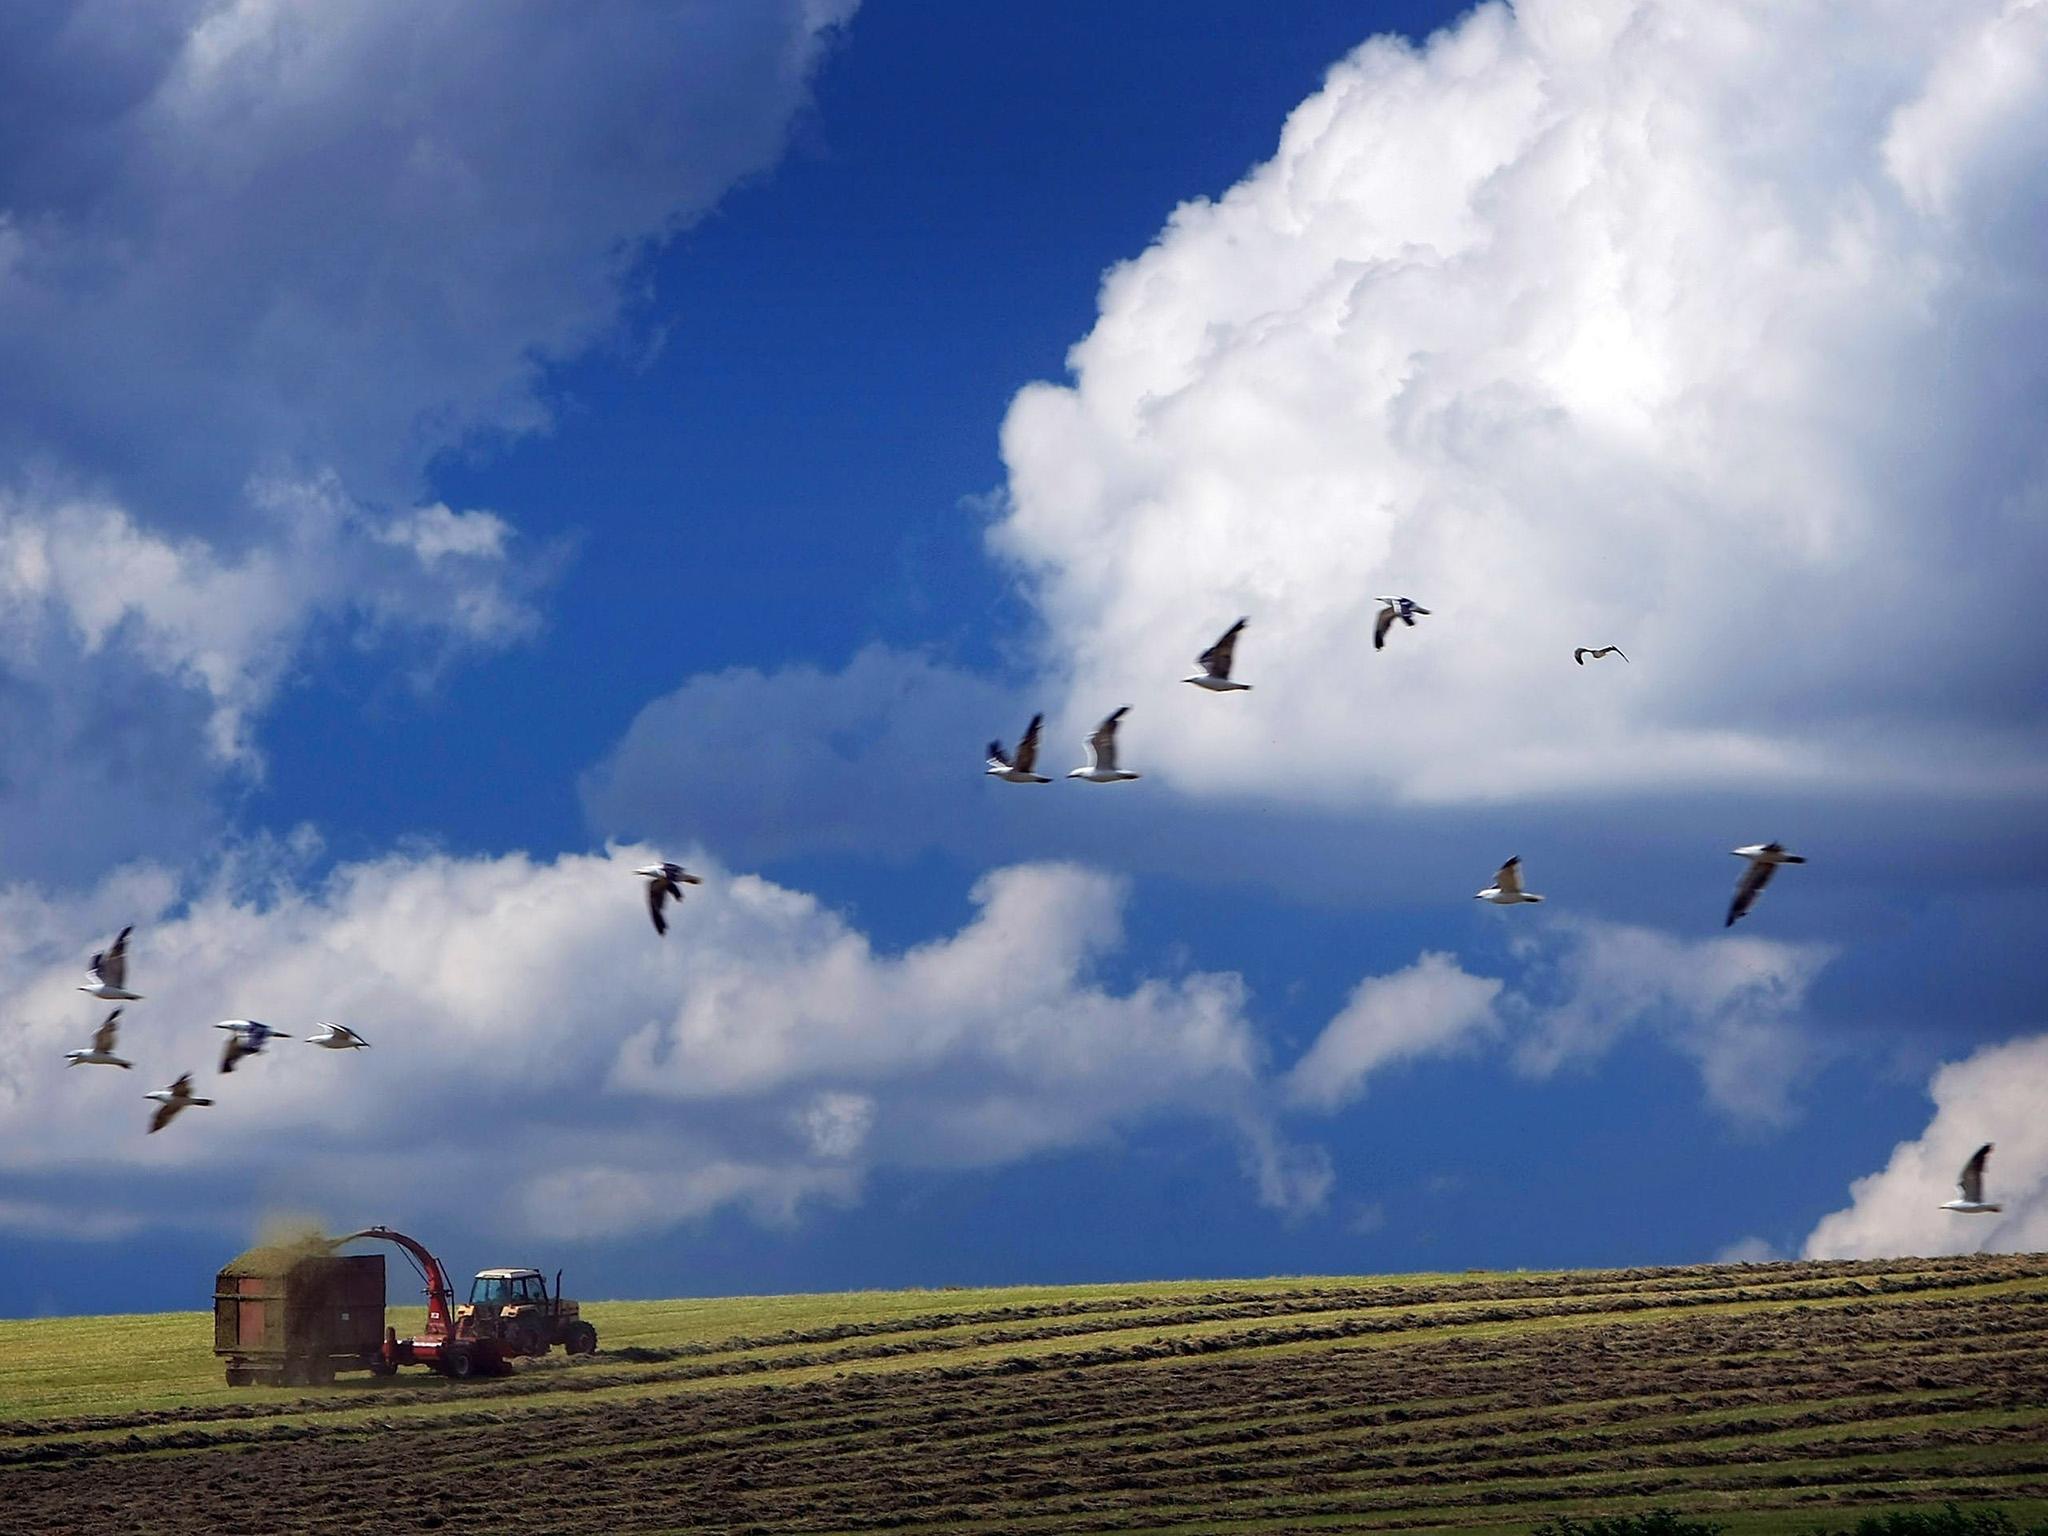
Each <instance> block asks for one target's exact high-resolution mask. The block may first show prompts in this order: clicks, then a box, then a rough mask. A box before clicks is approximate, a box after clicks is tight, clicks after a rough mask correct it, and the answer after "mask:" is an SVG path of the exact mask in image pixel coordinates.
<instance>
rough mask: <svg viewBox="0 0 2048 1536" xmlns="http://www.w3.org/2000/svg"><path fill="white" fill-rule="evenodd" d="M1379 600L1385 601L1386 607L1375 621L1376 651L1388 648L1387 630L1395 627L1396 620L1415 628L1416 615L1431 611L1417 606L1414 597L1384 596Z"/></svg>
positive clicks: (1373, 640)
mask: <svg viewBox="0 0 2048 1536" xmlns="http://www.w3.org/2000/svg"><path fill="white" fill-rule="evenodd" d="M1378 601H1380V602H1382V603H1385V604H1386V607H1384V608H1382V609H1381V610H1380V616H1379V618H1378V619H1376V620H1374V621H1373V626H1372V648H1373V649H1374V650H1376V651H1383V650H1385V649H1386V648H1387V631H1388V630H1390V629H1392V628H1393V627H1394V620H1396V619H1399V620H1400V621H1401V622H1402V623H1403V624H1406V625H1407V626H1408V627H1409V628H1410V629H1413V628H1414V627H1415V615H1417V614H1418V613H1420V614H1427V613H1428V612H1429V610H1428V609H1427V608H1420V607H1417V606H1416V603H1415V599H1414V598H1412V597H1382V598H1380V599H1378Z"/></svg>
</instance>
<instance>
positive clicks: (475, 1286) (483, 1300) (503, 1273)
mask: <svg viewBox="0 0 2048 1536" xmlns="http://www.w3.org/2000/svg"><path fill="white" fill-rule="evenodd" d="M547 1302H548V1283H547V1280H546V1279H545V1277H543V1276H542V1274H541V1272H540V1271H539V1270H537V1269H486V1270H483V1271H481V1272H480V1273H479V1274H478V1275H477V1277H476V1278H475V1279H474V1280H472V1281H470V1283H469V1311H470V1313H471V1315H472V1316H474V1315H476V1314H479V1313H484V1312H491V1313H496V1312H501V1311H503V1310H504V1309H505V1308H507V1307H527V1306H532V1305H534V1304H536V1303H538V1304H539V1305H541V1306H546V1305H547Z"/></svg>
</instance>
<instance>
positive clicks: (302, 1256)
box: [213, 1247, 392, 1387]
mask: <svg viewBox="0 0 2048 1536" xmlns="http://www.w3.org/2000/svg"><path fill="white" fill-rule="evenodd" d="M384 1337H385V1329H384V1256H383V1255H382V1254H375V1253H373V1254H351V1255H346V1256H341V1255H335V1254H332V1253H328V1252H324V1251H321V1250H319V1249H307V1248H303V1247H300V1248H268V1247H261V1248H251V1249H250V1250H249V1251H248V1252H247V1253H244V1254H242V1255H240V1256H239V1257H237V1258H235V1259H234V1260H232V1261H231V1262H229V1263H228V1264H227V1266H226V1267H225V1268H223V1269H222V1270H221V1271H220V1273H219V1275H218V1276H216V1277H215V1280H214V1286H213V1352H214V1354H215V1355H216V1356H218V1357H220V1358H221V1359H223V1360H225V1361H226V1362H227V1382H228V1385H229V1386H231V1387H246V1386H249V1385H251V1384H255V1383H260V1384H262V1385H265V1386H293V1387H295V1386H307V1385H312V1386H325V1385H327V1384H328V1383H330V1382H332V1381H333V1380H334V1375H335V1372H337V1371H373V1372H375V1373H376V1374H378V1375H389V1374H390V1373H391V1370H392V1366H391V1365H390V1364H389V1363H388V1361H387V1360H386V1358H385V1355H384V1349H383V1345H384Z"/></svg>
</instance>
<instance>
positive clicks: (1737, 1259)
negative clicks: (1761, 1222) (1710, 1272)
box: [1713, 1237, 1785, 1264]
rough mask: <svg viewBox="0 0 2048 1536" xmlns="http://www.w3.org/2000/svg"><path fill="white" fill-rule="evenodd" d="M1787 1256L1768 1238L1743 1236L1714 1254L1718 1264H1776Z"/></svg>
mask: <svg viewBox="0 0 2048 1536" xmlns="http://www.w3.org/2000/svg"><path fill="white" fill-rule="evenodd" d="M1784 1257H1785V1255H1784V1254H1782V1253H1780V1252H1779V1251H1778V1248H1777V1245H1776V1244H1774V1243H1772V1242H1771V1241H1770V1240H1769V1239H1768V1238H1762V1237H1741V1238H1737V1239H1736V1240H1735V1241H1734V1242H1732V1243H1729V1244H1727V1245H1726V1246H1725V1247H1723V1248H1720V1249H1719V1250H1717V1251H1716V1252H1715V1254H1714V1260H1713V1261H1714V1262H1715V1263H1716V1264H1776V1263H1777V1262H1779V1261H1780V1260H1781V1259H1783V1258H1784Z"/></svg>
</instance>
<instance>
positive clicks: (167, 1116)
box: [143, 1072, 213, 1136]
mask: <svg viewBox="0 0 2048 1536" xmlns="http://www.w3.org/2000/svg"><path fill="white" fill-rule="evenodd" d="M143 1097H144V1098H145V1099H155V1100H156V1101H157V1103H159V1104H161V1105H162V1106H163V1108H161V1109H159V1110H158V1111H157V1112H156V1113H155V1114H153V1115H151V1116H150V1117H149V1134H150V1135H152V1136H154V1135H155V1134H156V1133H157V1132H158V1131H160V1130H162V1129H163V1128H164V1127H165V1126H167V1125H169V1124H170V1123H171V1122H172V1121H173V1120H175V1119H176V1118H177V1116H178V1111H179V1110H181V1109H190V1108H191V1107H192V1106H193V1105H195V1104H197V1105H199V1106H201V1107H202V1108H203V1107H206V1106H209V1105H211V1104H212V1103H213V1100H211V1099H200V1098H194V1097H193V1096H192V1074H191V1073H190V1072H187V1073H186V1074H185V1075H184V1076H183V1077H181V1078H179V1079H178V1080H177V1081H176V1082H175V1083H173V1084H171V1086H170V1087H168V1088H159V1089H157V1091H156V1092H155V1093H145V1094H144V1095H143Z"/></svg>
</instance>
